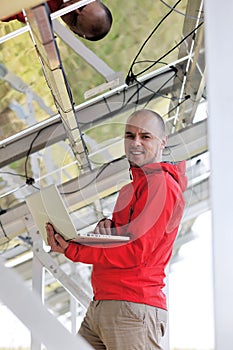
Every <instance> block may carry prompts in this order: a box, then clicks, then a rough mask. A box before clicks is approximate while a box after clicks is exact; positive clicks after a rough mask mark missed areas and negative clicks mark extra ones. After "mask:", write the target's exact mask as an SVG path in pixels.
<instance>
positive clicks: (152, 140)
mask: <svg viewBox="0 0 233 350" xmlns="http://www.w3.org/2000/svg"><path fill="white" fill-rule="evenodd" d="M166 141H167V137H166V134H165V124H164V121H163V118H162V117H161V116H160V115H159V114H158V113H156V112H154V111H152V110H148V109H141V110H139V111H136V112H134V113H133V114H131V115H130V117H129V118H128V120H127V123H126V127H125V153H126V156H127V158H128V160H129V162H130V164H131V165H133V166H143V165H145V164H149V163H154V162H160V161H161V158H162V151H163V149H164V147H165V145H166Z"/></svg>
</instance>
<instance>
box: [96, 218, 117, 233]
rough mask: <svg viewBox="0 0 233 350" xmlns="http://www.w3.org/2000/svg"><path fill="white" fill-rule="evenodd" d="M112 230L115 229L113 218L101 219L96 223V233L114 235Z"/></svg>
mask: <svg viewBox="0 0 233 350" xmlns="http://www.w3.org/2000/svg"><path fill="white" fill-rule="evenodd" d="M112 231H113V228H112V220H110V219H103V220H100V221H99V222H98V224H97V225H96V228H95V230H94V233H97V234H101V235H112V234H113V232H112Z"/></svg>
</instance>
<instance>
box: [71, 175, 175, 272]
mask: <svg viewBox="0 0 233 350" xmlns="http://www.w3.org/2000/svg"><path fill="white" fill-rule="evenodd" d="M168 176H169V175H168ZM148 188H150V189H151V190H150V193H148V191H141V193H139V198H137V200H136V201H135V204H134V208H133V213H132V217H131V221H130V223H129V224H128V225H127V232H128V234H130V236H131V238H132V239H131V241H130V242H129V243H127V244H125V243H124V244H122V245H120V246H115V247H111V246H105V247H103V246H102V247H98V246H95V247H93V246H85V245H81V244H76V243H70V244H69V246H68V248H67V250H66V253H65V255H66V257H68V258H69V259H71V260H73V261H79V262H83V263H88V264H96V265H98V264H103V265H105V266H111V267H114V266H115V267H117V268H132V267H135V266H138V265H141V264H143V263H145V262H146V261H147V258H148V257H149V256H150V254H151V253H153V252H154V251H155V249H156V247H157V246H158V244H159V243H160V241H161V240H162V238H163V236H164V234H166V226H167V223H168V222H169V219H170V217H171V216H172V213H173V208H174V206H175V203H176V197H177V191H174V190H173V189H172V188H171V186H168V185H167V181H166V180H161V181H156V184H154V183H153V186H150V184H149V186H148ZM113 219H114V216H113ZM115 224H116V225H117V222H115ZM119 229H121V227H120V228H119ZM125 230H126V228H125V227H123V228H122V231H123V232H124V234H125Z"/></svg>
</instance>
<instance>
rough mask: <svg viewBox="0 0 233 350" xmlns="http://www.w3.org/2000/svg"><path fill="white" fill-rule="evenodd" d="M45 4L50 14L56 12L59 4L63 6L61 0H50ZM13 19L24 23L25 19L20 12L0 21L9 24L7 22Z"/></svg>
mask: <svg viewBox="0 0 233 350" xmlns="http://www.w3.org/2000/svg"><path fill="white" fill-rule="evenodd" d="M45 2H46V1H45ZM47 3H48V6H49V9H50V11H51V12H55V11H58V10H59V8H60V6H61V4H63V0H50V1H47ZM14 19H17V20H18V21H20V22H23V23H25V17H24V15H23V13H22V12H20V13H17V14H16V15H14V16H11V17H8V18H5V19H2V20H1V21H3V22H9V21H12V20H14Z"/></svg>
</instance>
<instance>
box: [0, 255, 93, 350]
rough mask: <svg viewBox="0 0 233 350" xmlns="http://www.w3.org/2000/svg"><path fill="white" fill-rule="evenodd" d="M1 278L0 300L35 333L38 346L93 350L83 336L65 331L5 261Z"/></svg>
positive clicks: (0, 268) (0, 261)
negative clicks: (7, 266)
mask: <svg viewBox="0 0 233 350" xmlns="http://www.w3.org/2000/svg"><path fill="white" fill-rule="evenodd" d="M0 276H1V288H0V299H1V300H2V302H3V303H4V304H5V305H6V306H7V307H8V308H9V309H10V310H11V311H12V312H13V313H14V314H15V315H16V316H17V317H18V318H19V319H20V320H21V321H22V322H23V323H24V324H25V326H26V327H27V328H28V329H30V330H31V331H33V333H34V334H35V337H36V338H37V340H38V342H41V343H43V344H44V345H45V346H46V348H47V349H50V350H64V349H69V350H77V349H83V350H93V348H92V346H90V345H89V344H88V343H87V342H86V341H85V340H84V339H83V338H82V337H81V336H79V335H74V334H71V333H70V332H69V331H68V330H67V329H66V328H65V327H63V326H62V324H61V323H60V322H59V321H57V320H56V318H55V317H54V316H53V315H52V314H51V313H50V312H49V311H48V310H47V309H46V308H45V306H44V305H43V304H42V303H41V301H40V299H39V298H38V296H37V295H36V294H34V293H32V292H31V291H30V290H29V289H27V288H26V287H25V286H24V284H23V282H22V280H21V279H20V277H19V276H18V275H17V274H16V273H15V271H14V270H12V269H7V268H6V267H5V266H4V263H3V261H2V259H0ZM35 315H36V317H35ZM54 334H55V335H56V336H54Z"/></svg>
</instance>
